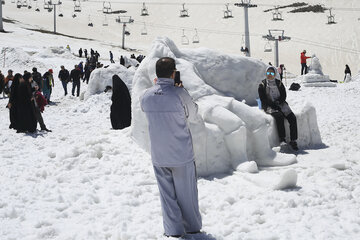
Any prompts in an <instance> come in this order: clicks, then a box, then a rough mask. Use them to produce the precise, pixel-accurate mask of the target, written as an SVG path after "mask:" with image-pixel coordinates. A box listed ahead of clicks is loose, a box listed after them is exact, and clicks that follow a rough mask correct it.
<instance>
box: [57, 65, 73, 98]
mask: <svg viewBox="0 0 360 240" xmlns="http://www.w3.org/2000/svg"><path fill="white" fill-rule="evenodd" d="M58 77H59V79H60V81H61V83H62V85H63V88H64V94H65V96H66V95H67V84H68V82H69V77H70V74H69V71H68V70H67V69H66V68H65V67H64V66H61V70H60V72H59V76H58Z"/></svg>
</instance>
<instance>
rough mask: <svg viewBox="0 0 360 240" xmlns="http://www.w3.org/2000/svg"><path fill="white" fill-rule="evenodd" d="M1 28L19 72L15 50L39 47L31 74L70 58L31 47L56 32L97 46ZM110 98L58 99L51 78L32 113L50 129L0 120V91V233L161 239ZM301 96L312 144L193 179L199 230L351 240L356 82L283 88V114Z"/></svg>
mask: <svg viewBox="0 0 360 240" xmlns="http://www.w3.org/2000/svg"><path fill="white" fill-rule="evenodd" d="M346 4H347V3H346ZM8 5H10V4H8V3H7V5H5V6H8ZM4 27H5V28H6V29H7V30H9V31H11V33H6V34H3V33H0V43H1V44H0V46H1V47H2V48H3V47H4V44H6V46H8V47H12V48H14V51H13V53H16V52H17V53H20V55H17V54H14V55H11V56H12V57H10V58H9V59H7V62H8V61H11V62H13V63H14V64H15V65H12V66H9V65H7V64H6V68H5V69H4V68H2V62H1V65H0V67H1V70H3V71H5V70H6V69H7V68H9V67H11V68H13V69H14V70H16V71H20V72H22V71H23V70H25V68H26V69H27V70H30V69H29V68H30V67H32V66H30V65H31V64H30V65H26V59H27V58H26V57H24V55H23V54H24V53H23V51H25V52H34V56H39V57H34V58H31V59H32V60H33V61H36V63H34V64H36V65H37V66H38V68H39V70H40V71H42V72H43V71H45V70H47V69H48V68H54V71H55V75H57V73H58V70H59V66H60V65H62V64H64V65H66V67H68V68H70V67H71V66H73V65H74V64H76V63H78V62H79V61H80V59H78V58H74V57H73V56H72V55H71V56H68V55H67V54H65V53H64V54H55V53H52V54H49V55H48V56H50V57H40V55H42V54H41V53H42V52H48V51H50V49H51V47H56V48H59V49H61V46H63V43H64V42H67V41H71V42H72V45H75V46H88V47H90V46H92V47H94V49H99V50H100V51H102V52H106V51H107V50H108V45H106V43H103V42H101V41H85V40H76V39H71V40H70V39H68V38H64V37H61V36H52V35H46V34H40V33H36V32H30V31H27V30H23V29H21V28H19V27H17V26H14V25H12V24H7V23H6V24H5V26H4ZM103 44H104V45H103ZM16 59H18V60H21V59H24V61H15V60H16ZM326 65H327V64H326V63H324V64H323V66H324V69H325V66H326ZM328 68H330V67H328ZM326 72H327V71H326V70H324V73H325V74H326ZM69 87H70V86H69ZM288 87H289V86H288ZM82 89H83V90H86V86H84V85H82ZM83 90H82V91H83ZM110 97H111V96H110V95H109V94H106V93H101V94H97V95H92V96H91V97H89V98H88V99H87V100H84V101H80V100H79V99H78V98H74V97H72V96H67V97H63V90H62V87H61V85H60V84H59V82H58V81H57V80H56V82H55V88H54V93H53V101H54V102H55V103H56V105H51V106H47V107H46V109H45V112H44V114H43V117H44V120H45V123H46V124H47V126H48V128H50V129H52V130H53V132H52V133H43V132H39V133H38V134H34V135H27V134H16V133H15V132H14V131H13V130H10V129H8V125H9V120H8V110H7V109H6V108H5V105H6V104H7V101H8V99H2V98H0V106H1V107H0V122H1V123H2V124H1V125H0V183H1V185H0V186H1V187H0V226H1V227H0V239H6V240H10V239H25V240H35V239H36V240H39V239H41V240H42V239H44V240H45V239H59V240H60V239H61V240H63V239H89V240H99V239H111V240H126V239H131V240H135V239H141V240H142V239H146V240H148V239H162V233H163V228H162V218H161V208H160V201H159V193H158V188H157V185H156V180H155V177H154V174H153V170H152V166H151V160H150V156H149V155H148V154H147V153H146V152H144V151H143V150H142V149H141V148H140V147H139V146H138V145H137V144H136V143H134V142H133V141H132V139H131V137H130V132H129V129H125V130H122V131H114V130H111V124H110V120H109V115H110V113H109V108H110V103H111V101H110ZM304 99H306V101H309V102H311V103H312V104H313V105H314V107H315V109H316V111H317V119H318V126H319V129H320V132H321V137H322V141H323V142H324V146H323V147H320V148H317V149H302V150H301V151H300V153H299V155H298V156H297V163H296V164H293V165H291V166H289V167H272V168H269V167H263V168H260V169H259V170H260V171H259V172H258V173H256V174H253V173H249V172H250V171H245V172H244V171H240V170H239V171H235V172H234V173H233V174H232V175H226V174H223V175H220V174H219V175H212V176H211V177H208V178H200V179H199V180H198V189H199V204H200V211H201V215H202V218H203V230H204V231H206V232H207V235H203V236H201V238H200V239H214V238H215V239H217V240H222V239H226V240H228V239H230V240H238V239H296V240H298V239H324V240H325V239H326V240H329V239H359V238H360V221H359V219H360V218H359V217H360V212H359V207H360V202H359V199H360V184H359V183H360V182H359V181H360V180H359V174H360V166H359V159H360V144H359V142H360V141H359V140H360V138H359V136H360V135H359V134H358V133H359V129H360V121H359V115H358V114H357V113H358V112H359V111H360V106H359V104H354V103H357V102H359V101H360V90H359V80H358V78H356V79H355V80H354V81H352V82H350V83H346V84H338V85H337V87H336V88H301V89H300V91H298V92H292V91H288V102H289V104H290V106H293V107H294V111H298V110H300V109H296V106H299V107H300V106H302V103H303V102H304ZM247 167H248V169H250V168H251V167H252V166H247ZM295 173H296V174H295ZM294 182H296V187H294ZM288 187H289V188H288ZM276 189H282V190H276ZM186 239H191V238H190V237H186ZM193 239H194V238H193ZM198 239H199V238H198Z"/></svg>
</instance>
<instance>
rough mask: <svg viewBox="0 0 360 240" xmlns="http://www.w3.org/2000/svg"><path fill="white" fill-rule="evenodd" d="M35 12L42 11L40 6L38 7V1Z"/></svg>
mask: <svg viewBox="0 0 360 240" xmlns="http://www.w3.org/2000/svg"><path fill="white" fill-rule="evenodd" d="M35 12H40V8H39V7H38V3H37V2H36V5H35Z"/></svg>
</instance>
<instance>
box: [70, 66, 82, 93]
mask: <svg viewBox="0 0 360 240" xmlns="http://www.w3.org/2000/svg"><path fill="white" fill-rule="evenodd" d="M80 78H81V70H80V68H79V66H78V65H75V68H74V69H73V70H71V73H70V81H71V82H72V83H73V86H72V91H71V93H72V95H73V96H75V95H74V94H75V88H77V91H76V96H77V97H78V96H79V95H80Z"/></svg>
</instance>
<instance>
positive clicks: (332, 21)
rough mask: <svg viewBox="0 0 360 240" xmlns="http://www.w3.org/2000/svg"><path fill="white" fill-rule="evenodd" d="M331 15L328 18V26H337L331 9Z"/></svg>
mask: <svg viewBox="0 0 360 240" xmlns="http://www.w3.org/2000/svg"><path fill="white" fill-rule="evenodd" d="M329 13H330V15H329V16H328V24H335V23H336V22H335V15H333V14H331V8H330V9H329Z"/></svg>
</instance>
